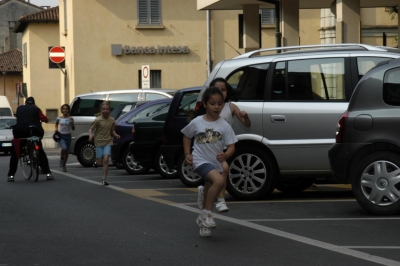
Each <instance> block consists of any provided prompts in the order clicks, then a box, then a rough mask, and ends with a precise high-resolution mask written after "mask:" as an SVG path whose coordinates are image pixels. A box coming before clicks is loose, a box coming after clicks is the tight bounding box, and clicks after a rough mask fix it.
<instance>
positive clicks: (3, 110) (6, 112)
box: [0, 108, 13, 116]
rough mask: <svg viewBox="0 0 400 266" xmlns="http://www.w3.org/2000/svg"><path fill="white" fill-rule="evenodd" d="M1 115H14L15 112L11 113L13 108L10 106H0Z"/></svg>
mask: <svg viewBox="0 0 400 266" xmlns="http://www.w3.org/2000/svg"><path fill="white" fill-rule="evenodd" d="M0 115H5V116H7V115H9V116H12V115H13V114H12V113H11V109H10V108H0Z"/></svg>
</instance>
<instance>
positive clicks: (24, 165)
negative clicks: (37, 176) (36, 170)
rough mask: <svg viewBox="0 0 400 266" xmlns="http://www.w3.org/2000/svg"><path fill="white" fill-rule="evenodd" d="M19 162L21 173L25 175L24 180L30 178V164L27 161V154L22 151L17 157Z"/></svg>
mask: <svg viewBox="0 0 400 266" xmlns="http://www.w3.org/2000/svg"><path fill="white" fill-rule="evenodd" d="M19 164H20V166H21V170H22V174H23V175H24V176H25V179H26V180H29V179H31V177H32V164H31V163H30V161H29V154H28V153H27V152H26V150H25V149H24V151H23V152H22V153H21V155H20V157H19Z"/></svg>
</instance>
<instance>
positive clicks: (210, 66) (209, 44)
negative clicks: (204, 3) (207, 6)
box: [206, 10, 212, 77]
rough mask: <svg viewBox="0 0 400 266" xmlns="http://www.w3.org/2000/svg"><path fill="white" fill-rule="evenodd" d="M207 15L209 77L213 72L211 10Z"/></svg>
mask: <svg viewBox="0 0 400 266" xmlns="http://www.w3.org/2000/svg"><path fill="white" fill-rule="evenodd" d="M206 14H207V18H206V20H207V77H208V76H209V75H210V73H211V70H212V65H211V41H210V35H211V30H210V10H207V11H206Z"/></svg>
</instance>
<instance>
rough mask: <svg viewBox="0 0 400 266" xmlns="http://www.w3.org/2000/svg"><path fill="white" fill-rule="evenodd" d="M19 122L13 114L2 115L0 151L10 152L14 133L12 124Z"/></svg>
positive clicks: (0, 117)
mask: <svg viewBox="0 0 400 266" xmlns="http://www.w3.org/2000/svg"><path fill="white" fill-rule="evenodd" d="M16 123H17V119H16V118H15V117H12V116H0V151H1V152H4V154H8V153H9V152H10V151H11V149H12V148H13V146H12V139H13V137H14V136H13V133H12V129H11V126H13V125H15V124H16Z"/></svg>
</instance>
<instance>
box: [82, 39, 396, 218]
mask: <svg viewBox="0 0 400 266" xmlns="http://www.w3.org/2000/svg"><path fill="white" fill-rule="evenodd" d="M276 51H280V53H277V54H267V55H263V53H265V52H267V53H270V52H276ZM397 58H400V50H399V49H394V48H389V47H376V46H369V45H363V44H336V45H310V46H296V47H280V48H272V49H261V50H258V51H252V52H249V53H246V54H243V55H240V56H238V57H236V58H234V59H231V60H225V61H223V62H220V63H218V64H217V65H216V67H215V68H214V70H213V71H212V72H211V74H210V75H209V77H208V79H207V81H206V82H205V84H204V86H203V87H193V88H186V89H182V90H179V91H177V92H176V93H175V94H174V97H173V99H171V97H172V96H171V97H170V98H167V99H161V100H154V101H149V102H146V103H136V104H134V105H135V108H134V109H133V110H130V111H128V110H127V109H126V108H125V107H120V108H119V109H120V110H125V111H127V113H126V114H124V115H122V116H120V117H119V118H118V119H117V121H116V125H117V133H118V134H119V135H121V138H120V139H119V140H114V146H113V147H112V161H113V163H114V164H116V165H122V166H123V167H124V168H125V170H126V171H127V172H129V173H131V174H143V173H146V172H147V171H148V170H149V169H150V168H153V169H155V170H157V171H158V172H159V173H160V175H162V176H163V177H166V178H171V177H175V176H179V178H180V179H181V181H182V182H183V183H184V184H186V185H187V186H189V187H196V186H198V185H199V184H201V183H202V182H203V181H202V180H201V178H200V177H199V176H198V175H196V174H195V173H194V171H193V169H192V167H191V166H190V165H186V164H185V162H184V156H183V147H182V138H183V135H182V133H181V129H182V128H183V127H184V126H185V125H187V124H188V117H189V116H190V115H191V114H193V112H194V111H195V110H196V108H197V107H198V106H199V104H201V97H202V93H203V91H204V90H205V88H206V87H207V86H208V85H209V84H210V82H211V81H212V80H213V79H214V78H217V77H222V78H225V79H226V80H227V81H228V83H229V84H231V85H232V87H233V89H234V92H235V99H237V101H235V102H234V104H236V105H237V106H238V107H239V108H240V109H242V110H245V111H246V112H247V113H248V115H249V117H250V118H251V120H252V126H251V127H250V128H246V127H244V126H242V124H241V123H238V121H234V124H233V129H234V131H235V133H236V136H237V138H238V142H237V143H236V151H235V154H234V155H233V156H232V157H231V158H230V159H229V166H230V169H229V177H228V182H227V190H228V192H229V193H230V194H231V195H232V196H233V197H235V198H237V199H245V200H254V199H260V198H264V197H268V196H269V195H270V193H272V191H273V190H274V189H278V190H280V191H282V192H290V193H297V192H301V191H303V190H305V189H307V188H308V187H310V186H311V185H312V184H313V183H314V182H315V179H316V178H325V179H326V180H327V182H338V183H351V184H352V187H353V192H354V195H355V197H356V199H357V201H358V202H359V203H360V205H361V206H362V207H364V208H365V209H366V210H368V211H369V212H371V213H376V214H393V213H399V212H400V200H399V199H400V178H399V177H398V176H400V175H399V173H400V141H399V140H398V139H397V136H398V135H399V133H400V132H398V131H399V130H398V129H397V127H396V123H397V119H399V117H400V116H399V115H398V113H399V112H398V111H399V106H400V78H399V77H400V75H399V74H400V72H399V71H400V67H399V66H400V60H396V59H397ZM127 108H129V107H127ZM346 110H347V111H346ZM337 124H338V125H339V128H338V131H337V134H336V138H335V132H336V127H337ZM335 143H336V144H335ZM88 161H89V159H88Z"/></svg>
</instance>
